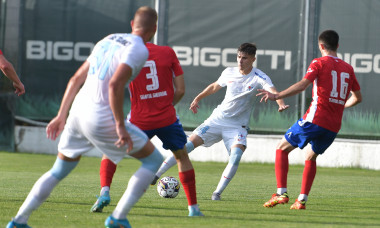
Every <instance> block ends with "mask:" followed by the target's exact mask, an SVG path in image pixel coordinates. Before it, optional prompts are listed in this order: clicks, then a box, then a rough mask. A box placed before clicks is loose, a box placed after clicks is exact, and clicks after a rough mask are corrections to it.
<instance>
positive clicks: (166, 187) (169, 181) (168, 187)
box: [157, 177, 180, 198]
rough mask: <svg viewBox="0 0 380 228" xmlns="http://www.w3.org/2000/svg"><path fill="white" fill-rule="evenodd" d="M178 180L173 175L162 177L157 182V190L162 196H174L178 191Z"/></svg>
mask: <svg viewBox="0 0 380 228" xmlns="http://www.w3.org/2000/svg"><path fill="white" fill-rule="evenodd" d="M179 187H180V185H179V182H178V181H177V179H175V178H174V177H164V178H162V179H161V180H160V181H159V182H158V184H157V192H158V194H159V195H160V196H161V197H164V198H175V197H176V196H177V195H178V193H179Z"/></svg>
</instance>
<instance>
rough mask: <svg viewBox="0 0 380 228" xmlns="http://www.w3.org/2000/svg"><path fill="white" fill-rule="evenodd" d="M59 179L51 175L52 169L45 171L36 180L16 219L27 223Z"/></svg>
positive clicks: (21, 222)
mask: <svg viewBox="0 0 380 228" xmlns="http://www.w3.org/2000/svg"><path fill="white" fill-rule="evenodd" d="M58 183H59V180H58V179H57V178H55V177H54V176H52V175H51V173H50V171H48V172H47V173H45V174H44V175H42V176H41V177H40V179H38V180H37V181H36V183H35V184H34V186H33V188H32V190H31V191H30V192H29V195H28V197H26V199H25V201H24V203H23V204H22V206H21V207H20V209H19V211H18V212H17V215H16V217H15V218H14V221H15V222H17V223H20V224H26V223H27V222H28V219H29V216H30V215H31V214H32V212H33V211H34V210H36V209H37V208H38V207H39V206H40V205H41V204H42V203H43V202H44V201H45V200H46V199H47V198H48V197H49V195H50V193H51V192H52V191H53V189H54V187H55V186H56V185H57V184H58Z"/></svg>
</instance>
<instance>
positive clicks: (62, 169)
mask: <svg viewBox="0 0 380 228" xmlns="http://www.w3.org/2000/svg"><path fill="white" fill-rule="evenodd" d="M78 162H79V161H64V160H62V159H60V158H57V159H56V160H55V163H54V165H53V167H52V168H51V169H50V173H51V175H52V176H54V177H55V178H57V179H58V180H62V179H63V178H65V177H66V176H67V175H68V174H69V173H70V172H71V170H73V169H74V168H75V167H76V166H77V164H78Z"/></svg>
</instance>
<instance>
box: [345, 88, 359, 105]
mask: <svg viewBox="0 0 380 228" xmlns="http://www.w3.org/2000/svg"><path fill="white" fill-rule="evenodd" d="M360 102H362V93H361V92H360V90H358V91H351V96H350V98H348V100H347V102H346V104H345V105H344V108H349V107H352V106H355V105H357V104H359V103H360Z"/></svg>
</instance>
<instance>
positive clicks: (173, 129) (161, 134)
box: [144, 119, 187, 151]
mask: <svg viewBox="0 0 380 228" xmlns="http://www.w3.org/2000/svg"><path fill="white" fill-rule="evenodd" d="M144 132H145V134H147V135H148V137H149V138H150V139H151V138H153V137H154V136H157V137H158V138H159V139H160V140H161V142H162V144H163V145H162V147H163V148H164V149H165V150H171V151H176V150H180V149H183V147H184V146H185V144H186V142H187V137H186V134H185V132H184V131H183V128H182V124H181V123H180V122H179V120H178V119H177V121H176V122H174V123H173V124H171V125H169V126H166V127H162V128H157V129H154V130H146V131H144Z"/></svg>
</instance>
